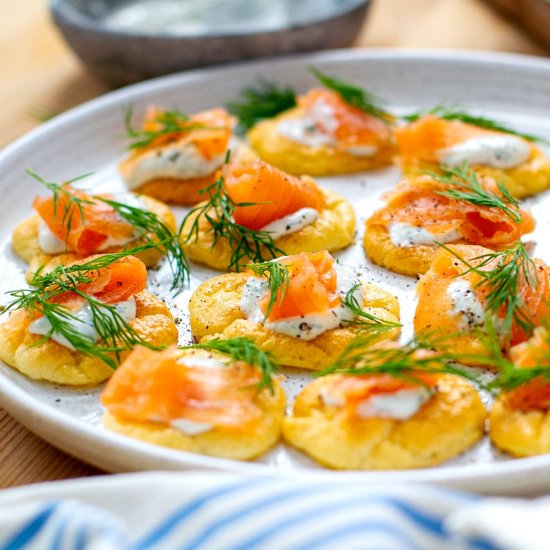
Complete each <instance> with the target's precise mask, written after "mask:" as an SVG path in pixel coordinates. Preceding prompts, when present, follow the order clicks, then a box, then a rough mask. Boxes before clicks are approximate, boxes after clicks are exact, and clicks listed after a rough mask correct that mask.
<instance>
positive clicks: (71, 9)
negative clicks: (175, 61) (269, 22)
mask: <svg viewBox="0 0 550 550" xmlns="http://www.w3.org/2000/svg"><path fill="white" fill-rule="evenodd" d="M349 1H350V2H352V1H353V0H349ZM371 2H372V0H354V3H353V4H351V5H350V6H347V7H346V8H344V9H339V10H338V11H336V12H334V13H332V14H331V15H329V16H326V17H319V18H315V19H313V20H311V21H308V22H306V23H299V24H294V25H289V26H285V27H281V28H278V29H274V30H268V31H260V32H258V31H255V30H251V31H249V32H238V33H216V32H205V33H201V34H198V35H189V34H153V33H145V32H128V31H124V30H117V29H111V28H109V27H106V26H105V25H104V24H102V21H103V20H102V19H96V18H94V17H89V16H87V15H85V14H84V13H83V12H82V11H81V10H79V9H77V8H76V7H75V6H74V5H73V4H72V2H70V0H49V8H50V12H51V14H52V15H53V18H54V20H55V21H56V22H59V21H62V22H63V23H68V24H69V25H71V26H73V27H77V28H79V29H82V28H85V29H87V30H89V31H93V32H97V33H100V34H103V35H106V36H116V37H118V38H122V39H140V40H166V41H174V40H177V41H180V40H197V39H204V38H220V39H231V38H241V39H242V38H246V37H250V36H256V35H259V34H261V35H266V36H274V35H277V34H282V33H285V32H288V31H294V30H300V29H304V28H306V27H310V26H312V25H316V24H320V23H323V22H326V21H330V20H331V19H337V18H339V17H344V16H347V15H349V14H351V13H353V12H355V11H363V10H366V9H367V8H368V7H369V6H370V4H371ZM58 24H59V23H58Z"/></svg>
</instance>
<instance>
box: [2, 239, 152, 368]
mask: <svg viewBox="0 0 550 550" xmlns="http://www.w3.org/2000/svg"><path fill="white" fill-rule="evenodd" d="M151 247H152V244H150V243H149V244H147V245H144V246H142V247H139V248H136V249H133V250H130V251H124V252H118V253H113V254H104V255H102V256H98V257H96V258H93V259H92V260H89V261H87V262H83V263H81V264H74V265H68V266H67V265H59V266H57V267H55V268H54V269H53V270H52V271H49V272H47V273H42V271H41V270H38V271H37V272H36V273H35V274H34V275H33V278H32V280H31V284H32V285H33V286H35V287H36V288H34V289H30V288H25V289H18V290H12V291H9V292H7V295H8V296H11V297H12V298H13V300H12V301H11V302H10V303H9V304H8V305H7V306H6V308H5V310H4V312H8V311H17V310H21V309H22V310H25V311H26V312H28V313H29V314H31V315H33V314H35V313H36V314H40V315H43V316H44V317H45V318H46V319H47V320H48V321H49V323H50V326H51V328H50V329H49V331H48V333H47V334H46V335H45V336H44V338H42V339H40V340H39V341H38V342H37V344H36V345H38V344H40V343H42V342H43V341H44V340H48V339H50V338H51V337H52V336H53V335H54V333H55V334H58V335H60V336H62V337H64V338H65V339H66V340H67V341H68V342H69V344H70V345H71V346H72V347H73V348H74V349H75V350H76V351H78V352H81V353H83V354H85V355H89V356H92V357H96V358H98V359H100V360H101V361H103V362H104V363H106V364H107V365H109V366H110V367H111V368H116V367H117V365H118V362H119V354H120V352H122V351H125V350H128V349H131V348H133V347H134V346H135V345H137V344H140V345H142V346H146V347H148V348H150V349H158V348H157V347H156V346H152V345H151V344H149V343H148V342H146V341H145V340H143V339H142V338H141V337H140V336H139V334H138V333H137V332H136V331H135V330H134V329H133V328H132V327H131V326H130V325H129V323H128V322H127V321H126V320H125V319H124V317H123V316H122V315H121V314H120V313H119V312H118V310H117V308H116V306H115V305H113V304H106V303H104V302H102V301H101V300H98V299H97V298H96V297H94V296H92V295H89V294H86V293H85V292H83V291H82V290H81V288H80V287H81V286H82V285H86V284H89V283H91V282H92V281H93V279H94V275H95V274H96V273H97V272H98V270H100V269H103V268H106V267H108V266H109V265H111V264H112V263H114V262H116V261H117V260H119V259H122V258H125V257H127V256H129V255H130V254H132V253H135V252H140V251H143V250H146V249H148V248H151ZM67 292H71V293H74V294H76V295H77V296H79V297H80V298H82V299H83V302H84V305H86V306H88V307H89V308H90V312H91V318H92V323H93V326H94V329H95V332H96V333H97V336H98V339H99V341H100V342H101V344H100V343H98V342H96V340H95V339H94V338H92V337H90V336H89V335H87V334H84V333H82V332H81V331H80V330H79V328H78V327H79V325H81V324H82V321H81V320H80V319H79V318H78V317H77V316H76V315H75V313H74V312H72V311H71V310H70V309H68V308H67V307H65V306H64V305H63V304H59V303H56V302H55V299H56V297H58V296H59V295H61V294H64V293H67ZM4 312H2V313H4ZM113 354H114V355H115V358H113V356H112V355H113Z"/></svg>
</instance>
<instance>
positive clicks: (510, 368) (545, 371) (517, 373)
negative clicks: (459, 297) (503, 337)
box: [456, 320, 550, 394]
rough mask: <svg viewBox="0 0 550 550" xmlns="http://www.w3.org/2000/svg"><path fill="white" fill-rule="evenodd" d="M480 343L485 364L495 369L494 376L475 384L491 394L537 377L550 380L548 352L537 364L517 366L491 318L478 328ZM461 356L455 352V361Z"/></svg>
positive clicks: (549, 338) (549, 340) (548, 340)
mask: <svg viewBox="0 0 550 550" xmlns="http://www.w3.org/2000/svg"><path fill="white" fill-rule="evenodd" d="M479 338H480V341H481V344H482V345H483V347H484V349H485V350H486V352H487V355H486V358H485V357H484V360H485V361H486V364H487V365H488V366H490V367H492V368H493V369H495V370H496V372H497V374H496V376H495V377H494V378H493V379H492V380H490V381H488V382H485V381H482V380H479V381H478V382H477V385H478V386H479V387H480V388H481V389H484V390H486V391H489V392H491V393H493V394H495V393H498V392H509V391H511V390H514V389H515V388H518V387H520V386H523V385H525V384H528V383H529V382H532V381H533V380H535V379H537V378H542V379H543V380H548V382H550V353H547V352H545V353H543V354H542V356H541V357H540V358H538V360H537V364H536V365H534V366H530V367H523V366H522V367H519V366H517V365H515V364H514V363H512V361H510V359H509V357H508V356H507V354H506V353H505V352H504V351H503V349H502V346H501V343H500V339H499V335H498V331H497V330H496V328H495V324H494V322H493V321H491V320H487V321H486V322H485V324H484V327H483V329H480V330H479ZM545 340H546V344H547V345H548V346H549V347H550V333H548V332H546V334H545ZM461 358H462V356H461V354H456V359H457V361H460V360H461Z"/></svg>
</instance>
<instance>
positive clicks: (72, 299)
mask: <svg viewBox="0 0 550 550" xmlns="http://www.w3.org/2000/svg"><path fill="white" fill-rule="evenodd" d="M100 257H101V255H97V256H90V257H89V258H85V259H84V260H81V261H79V262H75V264H84V263H88V262H90V261H92V260H94V259H95V258H100ZM73 265H74V264H73ZM85 275H86V277H87V278H88V279H90V281H89V282H83V283H80V284H78V285H77V286H76V289H77V290H78V291H79V292H82V293H84V294H87V295H88V296H93V297H94V298H96V299H97V300H100V301H101V302H104V303H106V304H116V303H118V302H124V301H125V300H128V299H130V298H131V297H132V296H134V295H135V294H137V293H138V292H141V291H142V290H144V289H145V286H146V284H147V268H146V267H145V264H144V263H143V262H142V261H141V260H139V259H138V258H136V257H135V256H127V257H125V258H121V259H119V260H116V261H115V262H113V263H112V264H110V265H108V266H106V267H102V268H100V269H94V270H90V271H88V272H86V273H85ZM50 302H52V303H56V304H60V305H63V306H65V307H67V308H68V309H71V310H73V311H74V310H77V309H78V308H79V307H81V306H82V305H83V304H84V302H85V299H84V298H83V297H82V296H80V295H79V294H77V293H76V292H71V291H66V292H62V293H60V294H57V295H56V296H54V297H53V298H52V299H51V300H50ZM35 316H36V315H35Z"/></svg>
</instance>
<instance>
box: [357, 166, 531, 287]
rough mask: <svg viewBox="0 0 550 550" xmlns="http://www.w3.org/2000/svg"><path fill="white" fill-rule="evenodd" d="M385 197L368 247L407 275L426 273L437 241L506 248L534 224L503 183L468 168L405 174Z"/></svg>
mask: <svg viewBox="0 0 550 550" xmlns="http://www.w3.org/2000/svg"><path fill="white" fill-rule="evenodd" d="M384 199H385V200H386V206H384V207H383V208H381V209H380V210H378V211H377V212H375V213H374V214H373V215H372V216H371V217H370V218H369V219H368V220H367V222H366V228H365V237H364V246H365V252H366V254H367V256H368V257H369V258H370V259H371V260H372V261H373V262H374V263H377V264H379V265H382V266H383V267H386V268H388V269H390V270H392V271H396V272H398V273H403V274H405V275H413V276H414V275H418V274H423V273H425V272H426V271H427V270H428V268H429V267H430V263H431V261H432V259H433V257H434V254H435V253H436V251H437V249H438V244H439V243H461V244H475V245H480V246H484V247H486V248H490V249H492V250H502V249H505V248H509V247H511V246H513V245H514V244H516V243H517V242H518V241H519V240H520V238H521V237H522V235H524V234H526V233H529V232H531V231H533V229H534V228H535V221H534V220H533V217H532V216H531V214H530V213H529V212H528V211H525V210H522V209H521V208H520V206H519V204H518V203H517V201H516V200H515V199H514V198H513V197H512V196H511V195H510V194H509V193H508V191H507V190H506V189H505V188H503V187H502V186H499V185H498V184H497V183H496V182H495V181H494V180H492V179H490V178H478V177H477V176H476V174H475V172H473V171H472V170H469V169H465V168H464V169H456V170H450V171H448V172H446V173H445V174H444V175H442V176H434V177H432V176H417V177H413V178H410V179H405V180H403V181H402V182H400V183H399V184H398V185H397V187H396V188H395V189H394V190H392V191H389V192H387V193H385V195H384Z"/></svg>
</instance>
